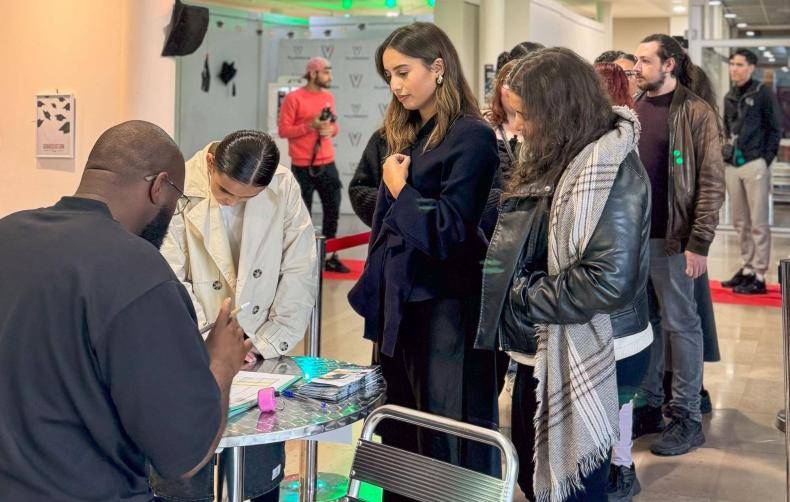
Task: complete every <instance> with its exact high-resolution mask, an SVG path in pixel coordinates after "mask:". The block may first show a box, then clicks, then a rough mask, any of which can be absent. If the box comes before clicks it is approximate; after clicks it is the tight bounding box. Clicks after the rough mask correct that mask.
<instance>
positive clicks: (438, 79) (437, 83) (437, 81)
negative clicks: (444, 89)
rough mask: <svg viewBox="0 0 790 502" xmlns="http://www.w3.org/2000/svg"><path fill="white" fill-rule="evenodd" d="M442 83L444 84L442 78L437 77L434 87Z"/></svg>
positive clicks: (440, 76)
mask: <svg viewBox="0 0 790 502" xmlns="http://www.w3.org/2000/svg"><path fill="white" fill-rule="evenodd" d="M443 83H444V76H442V75H439V77H438V78H437V79H436V85H442V84H443Z"/></svg>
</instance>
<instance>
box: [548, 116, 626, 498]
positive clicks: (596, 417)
mask: <svg viewBox="0 0 790 502" xmlns="http://www.w3.org/2000/svg"><path fill="white" fill-rule="evenodd" d="M613 110H614V112H615V114H617V116H618V120H617V123H616V126H615V129H613V130H611V131H609V132H608V133H606V134H604V135H603V136H601V138H600V139H598V140H597V141H595V142H594V143H591V144H589V145H587V146H586V147H585V148H584V150H582V151H581V153H579V155H577V156H576V157H575V158H574V159H573V161H572V162H571V163H570V165H568V167H567V168H566V170H565V172H564V173H563V175H562V177H561V178H560V181H559V183H558V184H557V189H556V192H555V195H554V201H553V203H552V208H551V215H550V217H549V256H548V262H549V263H548V265H549V275H550V276H556V275H558V274H560V273H561V272H563V271H566V270H568V269H570V268H572V267H574V266H576V265H577V264H578V262H579V260H581V258H582V256H583V255H584V250H585V248H586V247H587V244H588V243H589V242H590V239H591V237H592V235H593V232H594V231H595V227H596V226H597V225H598V221H599V220H600V218H601V215H602V213H603V209H604V206H605V205H606V201H607V200H608V199H609V192H610V191H611V189H612V185H613V184H614V180H615V177H616V176H617V172H618V170H619V168H620V164H622V162H623V160H624V159H625V158H626V156H627V155H628V154H629V153H630V152H631V151H632V150H633V149H634V148H636V146H637V144H638V141H639V130H640V125H639V121H638V120H637V118H636V115H635V114H634V112H633V111H632V110H631V109H629V108H625V107H614V108H613ZM574 293H575V294H584V292H583V291H575V292H574ZM535 378H536V379H537V380H538V386H537V390H536V395H537V400H538V409H537V411H536V413H535V418H534V423H535V480H534V487H535V500H536V501H537V502H549V501H550V502H562V501H563V500H565V499H566V498H568V497H569V496H570V495H571V494H573V493H574V492H576V491H577V490H580V489H582V484H581V479H582V477H584V476H587V475H588V474H590V473H591V472H592V471H594V470H595V469H596V468H598V467H599V466H600V465H601V463H602V462H603V461H604V460H605V459H606V458H607V456H608V455H609V451H610V449H611V447H612V445H613V444H614V443H615V442H616V441H617V439H618V437H619V428H618V404H617V379H616V374H615V358H614V341H613V339H612V323H611V320H610V318H609V315H608V314H595V315H594V316H593V318H592V319H591V320H590V321H589V322H587V323H585V324H572V325H556V324H550V325H541V326H538V348H537V353H536V354H535Z"/></svg>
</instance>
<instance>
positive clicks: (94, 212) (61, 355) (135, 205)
mask: <svg viewBox="0 0 790 502" xmlns="http://www.w3.org/2000/svg"><path fill="white" fill-rule="evenodd" d="M183 183H184V159H183V157H182V156H181V153H180V152H179V150H178V147H177V146H176V145H175V143H173V140H172V139H170V137H169V136H168V135H167V134H166V133H165V132H164V131H162V130H161V129H159V128H158V127H156V126H154V125H153V124H149V123H147V122H140V121H134V122H126V123H124V124H121V125H118V126H115V127H113V128H111V129H109V130H108V131H106V132H105V133H104V134H102V136H101V137H100V138H99V140H98V141H97V142H96V144H95V145H94V147H93V149H92V150H91V153H90V156H89V158H88V162H87V165H86V167H85V172H84V174H83V177H82V181H81V183H80V186H79V188H78V190H77V193H76V194H75V195H74V196H73V197H64V198H62V199H61V200H60V202H58V203H57V204H56V205H54V206H52V207H48V208H43V209H36V210H32V211H22V212H19V213H15V214H12V215H10V216H7V217H6V218H3V219H2V220H0V242H2V243H3V245H2V246H0V278H1V279H0V367H2V368H3V378H2V379H0V409H2V410H3V412H2V418H0V500H15V501H16V500H20V501H21V500H24V501H26V502H30V501H45V500H46V501H49V500H59V501H63V500H66V501H71V500H96V501H99V500H101V501H106V500H126V501H149V500H151V499H152V498H153V495H152V493H151V491H150V488H149V486H148V480H147V477H146V469H145V464H146V461H148V462H150V463H151V464H152V465H153V466H154V467H155V468H156V469H157V470H158V471H159V472H160V473H162V474H163V475H165V476H168V477H180V476H190V475H192V474H194V473H195V472H196V471H197V470H198V469H199V468H200V467H201V466H202V465H203V464H204V463H205V462H206V461H207V460H208V459H209V458H210V456H211V455H212V454H213V452H214V450H215V448H216V445H217V443H218V441H219V439H220V437H221V435H222V431H223V430H224V424H225V420H226V417H227V409H228V394H229V389H230V383H231V381H232V379H233V376H234V375H235V374H236V372H238V370H239V368H240V366H241V364H242V361H243V360H244V355H245V354H246V353H247V351H248V350H249V348H250V347H249V343H247V344H245V342H244V341H243V333H242V331H241V329H240V328H239V327H238V325H237V324H236V322H235V321H231V320H229V316H228V308H229V302H227V301H226V302H225V305H224V307H223V310H222V312H221V313H220V315H219V318H218V319H217V324H216V327H215V328H214V330H213V331H212V333H211V335H210V336H209V338H208V339H207V341H206V342H205V343H204V342H203V340H202V339H201V337H200V335H199V333H198V331H197V327H196V323H195V320H194V316H195V314H194V310H193V308H192V305H191V303H190V300H189V296H188V295H187V293H186V291H185V290H184V288H183V286H181V284H180V283H179V282H178V279H176V278H175V276H174V275H173V273H172V271H171V269H170V267H169V266H168V264H167V262H166V261H165V260H164V258H162V256H161V255H160V254H159V253H158V251H157V246H158V245H160V244H161V242H162V238H163V237H164V234H165V232H166V230H167V226H168V224H169V221H170V219H171V218H172V216H173V213H174V211H175V210H176V208H177V207H183V206H182V205H181V204H182V202H179V200H180V199H181V198H182V197H183V195H182V193H181V188H180V187H183ZM152 244H153V245H152Z"/></svg>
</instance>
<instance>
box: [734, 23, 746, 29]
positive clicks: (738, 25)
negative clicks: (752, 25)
mask: <svg viewBox="0 0 790 502" xmlns="http://www.w3.org/2000/svg"><path fill="white" fill-rule="evenodd" d="M735 26H737V27H738V28H746V27H747V26H749V25H748V24H747V23H738V24H736V25H735Z"/></svg>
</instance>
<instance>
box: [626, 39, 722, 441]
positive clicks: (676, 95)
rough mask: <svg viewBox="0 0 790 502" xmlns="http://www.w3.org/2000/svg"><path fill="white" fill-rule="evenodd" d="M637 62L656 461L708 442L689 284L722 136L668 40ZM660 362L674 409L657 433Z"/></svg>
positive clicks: (650, 46) (698, 75) (718, 201)
mask: <svg viewBox="0 0 790 502" xmlns="http://www.w3.org/2000/svg"><path fill="white" fill-rule="evenodd" d="M636 55H637V58H638V62H637V64H636V66H635V67H634V70H635V71H636V72H637V82H638V84H639V88H640V89H641V90H642V91H643V94H641V95H640V96H639V98H637V101H636V110H637V113H638V114H639V119H640V122H641V123H642V136H641V138H640V140H639V153H640V158H641V159H642V161H643V162H644V163H645V168H646V169H647V172H648V175H649V176H650V181H651V190H652V197H653V206H652V207H653V209H652V216H651V230H650V236H651V240H650V249H651V252H650V283H651V285H652V287H651V288H648V291H650V292H651V321H652V322H653V328H654V329H653V334H654V336H655V341H654V343H653V345H652V348H651V354H650V366H649V368H648V371H647V375H646V376H645V379H644V381H643V383H642V390H643V392H644V394H645V396H646V398H647V402H648V407H647V408H646V409H647V410H648V411H645V412H644V413H643V414H642V416H641V417H640V421H642V420H643V421H645V422H649V421H652V422H653V423H654V424H656V425H657V426H656V429H663V430H662V432H661V435H660V436H659V438H658V439H657V440H656V441H654V442H653V444H652V445H651V447H650V450H651V451H652V452H653V453H654V454H656V455H682V454H685V453H687V452H689V451H691V450H692V449H693V448H695V447H698V446H700V445H702V444H703V443H704V442H705V435H704V433H703V431H702V414H701V410H700V391H701V389H702V369H703V350H704V341H703V340H704V335H703V330H702V326H701V322H700V316H699V314H698V312H697V303H696V299H695V284H694V280H695V279H696V278H698V277H700V276H702V275H703V274H704V273H705V271H706V269H707V254H708V250H709V248H710V246H711V244H712V242H713V238H714V237H715V234H716V226H717V225H718V222H719V209H720V208H721V205H722V203H723V202H724V170H723V163H722V158H721V140H720V137H721V136H720V129H719V119H718V114H717V113H716V110H715V102H714V95H713V91H712V89H711V88H710V82H709V80H708V79H707V76H705V74H704V73H703V72H701V70H700V69H699V68H698V67H696V66H694V65H693V64H692V63H691V61H690V60H689V57H688V55H687V54H686V53H685V51H684V50H683V48H682V47H681V46H680V44H679V43H678V42H677V41H676V40H675V39H674V38H672V37H670V36H668V35H663V34H655V35H651V36H649V37H647V38H645V39H644V40H642V43H641V44H640V45H639V48H638V49H637V53H636ZM666 351H669V352H666ZM667 361H668V362H669V364H671V369H672V375H673V376H672V400H671V401H670V403H669V407H668V408H669V413H670V416H671V417H670V423H669V424H668V425H667V426H666V427H665V428H664V427H663V423H662V422H663V416H662V412H661V406H662V404H663V401H664V395H665V394H664V389H663V377H664V369H665V366H666V365H667ZM650 416H652V417H653V418H652V420H651V419H650V418H649V417H650Z"/></svg>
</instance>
